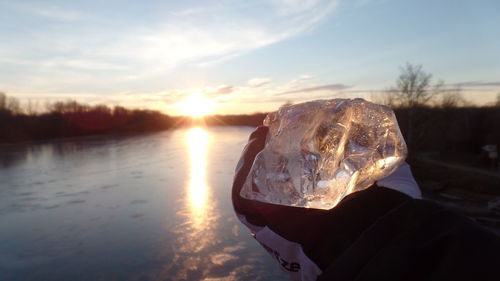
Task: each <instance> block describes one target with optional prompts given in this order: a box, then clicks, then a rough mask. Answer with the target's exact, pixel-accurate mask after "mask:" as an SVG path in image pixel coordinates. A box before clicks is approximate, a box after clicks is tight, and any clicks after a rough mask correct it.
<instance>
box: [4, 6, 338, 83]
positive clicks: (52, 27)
mask: <svg viewBox="0 0 500 281" xmlns="http://www.w3.org/2000/svg"><path fill="white" fill-rule="evenodd" d="M90 1H91V2H92V1H93V0H90ZM203 5H204V6H195V7H192V6H189V5H187V6H184V7H181V5H175V6H176V8H175V9H172V10H173V11H172V12H167V14H170V15H171V16H169V17H158V18H155V19H154V20H151V19H149V18H146V17H145V16H141V13H140V12H138V13H137V14H138V15H139V16H137V17H136V18H133V19H131V18H128V19H123V17H125V15H121V14H120V12H122V13H123V11H126V7H123V9H120V10H117V11H113V14H117V16H116V17H108V15H109V14H110V13H111V12H110V11H107V10H104V9H103V10H95V11H94V12H93V13H91V16H89V14H88V12H89V11H88V10H85V12H84V10H80V9H78V8H74V9H71V7H72V6H71V5H69V6H68V5H66V6H64V7H63V6H57V5H52V4H51V1H47V2H46V3H45V4H39V3H37V2H26V3H24V4H22V5H21V4H19V5H17V6H16V5H10V4H9V5H7V4H2V3H0V9H2V8H6V9H10V10H11V11H12V12H13V13H18V14H19V16H20V17H23V16H25V17H24V18H25V19H26V18H27V17H26V15H28V16H37V17H39V19H46V20H47V21H50V24H47V23H48V22H41V24H39V25H36V24H33V23H31V22H30V21H29V20H25V21H21V22H20V24H21V25H24V26H23V28H24V29H26V30H28V32H26V33H25V34H24V35H23V36H22V37H18V36H17V34H15V33H12V34H10V36H12V38H4V39H5V40H6V41H10V42H11V44H3V45H2V46H0V53H8V54H9V56H8V57H9V58H10V60H9V62H8V65H4V66H3V71H5V72H9V69H16V71H17V72H19V73H22V76H23V79H32V78H33V79H35V77H36V78H43V79H45V81H46V83H47V84H59V83H60V81H62V80H65V81H69V80H71V79H72V77H75V76H79V78H80V81H81V82H79V83H77V84H75V85H74V87H75V88H76V87H81V85H85V84H87V85H92V90H97V91H99V90H100V91H103V92H105V91H107V89H108V88H109V84H110V83H112V82H115V81H119V82H120V83H117V84H115V87H117V90H120V91H122V90H127V89H128V87H129V86H130V85H131V84H134V85H135V84H137V83H139V82H140V81H147V82H148V85H152V84H155V85H162V84H163V81H164V79H163V77H164V75H168V74H169V73H171V72H172V71H173V70H174V69H176V68H178V67H181V66H186V65H187V66H212V65H213V64H217V63H221V62H224V61H227V60H230V59H234V58H236V57H238V56H242V55H244V54H247V53H249V52H251V51H253V50H256V49H259V48H263V47H266V46H269V45H272V44H275V43H278V42H281V41H283V40H287V39H289V38H292V37H295V36H298V35H300V34H302V33H303V32H305V31H307V30H309V29H311V28H313V27H314V26H316V25H317V24H318V23H319V22H320V21H321V20H323V19H324V18H325V17H327V16H328V15H329V14H330V13H331V12H332V11H333V10H334V9H335V8H336V5H337V1H326V0H321V1H320V0H317V1H316V0H314V1H310V0H308V1H295V0H294V1H291V0H286V1H285V0H283V1H270V2H260V1H259V2H249V3H246V4H244V5H243V4H241V3H234V4H227V3H225V4H224V5H222V4H220V3H219V2H217V1H208V2H205V3H203ZM74 6H75V7H77V5H74ZM19 7H22V9H21V8H19ZM68 7H69V8H68ZM108 9H109V7H108ZM167 11H168V10H167ZM23 13H24V14H23ZM194 14H196V16H192V15H194ZM129 17H131V16H129ZM134 17H135V14H134ZM28 18H29V17H28ZM70 21H72V23H71V25H69V24H67V22H70ZM228 23H230V24H228ZM10 39H12V40H10ZM68 69H71V72H68ZM1 72H2V69H0V74H1ZM103 74H105V75H106V80H107V81H104V80H102V79H99V78H102V77H103V76H102V75H103ZM83 80H86V81H83ZM2 82H3V83H2ZM261 82H262V81H261ZM0 83H2V84H6V85H7V87H6V89H5V90H7V91H12V89H14V88H15V87H16V86H15V85H14V84H12V83H10V82H9V81H1V78H0ZM143 83H144V82H143ZM262 83H264V82H262ZM257 84H258V83H257ZM264 84H266V83H264ZM264 84H263V85H264ZM9 85H10V86H9ZM68 86H70V85H69V84H68ZM61 90H62V91H63V92H67V91H68V90H69V89H68V87H64V89H61ZM84 90H90V89H89V88H87V89H84Z"/></svg>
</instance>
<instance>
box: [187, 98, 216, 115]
mask: <svg viewBox="0 0 500 281" xmlns="http://www.w3.org/2000/svg"><path fill="white" fill-rule="evenodd" d="M178 106H179V110H180V111H181V113H182V114H183V115H187V116H191V117H195V118H199V117H203V116H205V115H208V114H212V113H213V112H214V107H215V102H214V101H213V100H211V99H209V98H207V97H205V96H204V95H203V94H200V93H194V94H191V95H189V96H188V97H187V98H186V99H185V100H184V101H182V102H181V103H179V105H178Z"/></svg>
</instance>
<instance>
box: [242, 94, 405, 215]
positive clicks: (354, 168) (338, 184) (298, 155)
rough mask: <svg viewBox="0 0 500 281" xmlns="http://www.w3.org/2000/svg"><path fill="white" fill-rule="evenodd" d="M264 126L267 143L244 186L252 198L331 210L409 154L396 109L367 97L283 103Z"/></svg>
mask: <svg viewBox="0 0 500 281" xmlns="http://www.w3.org/2000/svg"><path fill="white" fill-rule="evenodd" d="M264 125H266V126H268V127H269V133H268V135H267V139H266V145H265V147H264V149H263V150H262V151H261V152H260V153H259V154H258V155H257V157H256V158H255V161H254V163H253V166H252V169H251V171H250V173H249V175H248V177H247V179H246V182H245V184H244V186H243V188H242V190H241V196H243V197H245V198H248V199H253V200H258V201H262V202H267V203H273V204H280V205H287V206H295V207H306V208H316V209H331V208H333V207H335V205H337V203H338V202H339V201H340V200H342V198H344V197H345V196H347V195H348V194H350V193H352V192H355V191H359V190H363V189H365V188H367V187H369V186H371V185H372V184H373V183H374V182H375V181H376V180H378V179H381V178H383V177H385V176H387V175H389V174H390V173H392V172H393V170H394V169H396V168H397V167H398V166H399V165H400V164H401V162H402V161H404V159H405V157H406V144H405V142H404V139H403V137H402V136H401V132H400V130H399V126H398V124H397V121H396V118H395V116H394V113H393V111H392V110H391V109H390V108H388V107H386V106H383V105H378V104H374V103H371V102H368V101H365V100H362V99H354V100H350V99H333V100H318V101H311V102H306V103H301V104H296V105H290V106H283V107H281V108H280V109H279V110H278V111H277V112H274V113H270V114H269V115H268V116H267V117H266V119H265V120H264Z"/></svg>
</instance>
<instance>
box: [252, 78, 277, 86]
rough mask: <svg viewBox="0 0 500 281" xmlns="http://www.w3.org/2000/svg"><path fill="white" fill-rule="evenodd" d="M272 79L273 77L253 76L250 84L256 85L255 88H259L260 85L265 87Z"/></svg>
mask: <svg viewBox="0 0 500 281" xmlns="http://www.w3.org/2000/svg"><path fill="white" fill-rule="evenodd" d="M271 81H272V79H271V78H267V77H265V78H252V79H250V80H248V85H249V86H250V87H254V88H259V87H263V86H265V85H268V84H269V83H271Z"/></svg>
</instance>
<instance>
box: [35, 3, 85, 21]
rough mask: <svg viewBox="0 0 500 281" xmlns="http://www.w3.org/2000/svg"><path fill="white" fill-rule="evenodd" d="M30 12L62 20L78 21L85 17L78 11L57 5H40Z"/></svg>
mask: <svg viewBox="0 0 500 281" xmlns="http://www.w3.org/2000/svg"><path fill="white" fill-rule="evenodd" d="M32 12H33V13H34V14H36V15H38V16H41V17H46V18H49V19H52V20H57V21H62V22H67V21H78V20H82V19H84V18H85V16H84V15H83V14H82V13H80V12H77V11H73V10H68V9H63V8H61V7H58V6H48V7H40V8H37V9H33V10H32Z"/></svg>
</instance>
